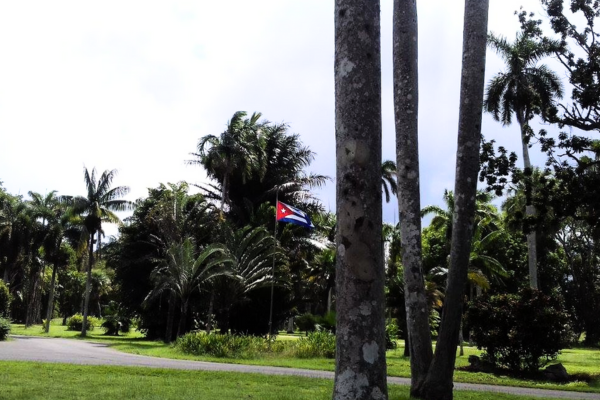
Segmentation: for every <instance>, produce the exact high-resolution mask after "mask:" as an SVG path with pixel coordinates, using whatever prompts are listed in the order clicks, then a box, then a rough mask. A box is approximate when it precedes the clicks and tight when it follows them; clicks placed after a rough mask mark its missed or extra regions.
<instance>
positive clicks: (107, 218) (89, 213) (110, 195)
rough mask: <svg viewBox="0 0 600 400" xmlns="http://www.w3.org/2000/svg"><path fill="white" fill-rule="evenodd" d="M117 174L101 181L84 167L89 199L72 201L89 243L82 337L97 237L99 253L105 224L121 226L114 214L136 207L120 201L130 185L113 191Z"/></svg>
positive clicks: (85, 330)
mask: <svg viewBox="0 0 600 400" xmlns="http://www.w3.org/2000/svg"><path fill="white" fill-rule="evenodd" d="M116 175H117V170H114V169H113V170H112V171H108V170H106V171H104V172H103V173H102V175H100V177H99V178H96V169H95V168H94V169H93V170H92V172H91V174H90V172H89V171H88V170H87V168H84V182H85V186H86V189H87V195H86V196H77V197H72V198H70V199H69V203H70V206H71V207H72V210H73V212H74V213H75V214H78V215H80V216H81V218H82V225H83V228H84V235H85V236H84V237H85V238H86V240H87V242H88V246H87V248H88V268H87V282H86V289H85V303H84V306H83V325H82V326H83V327H82V330H81V335H82V336H86V333H87V317H88V312H89V302H90V293H91V283H92V282H91V281H92V267H93V265H94V243H95V242H96V240H95V238H94V236H95V235H98V239H97V243H98V251H100V235H101V233H102V223H103V222H109V223H119V222H120V219H119V217H118V216H117V215H116V214H115V213H114V211H125V210H130V209H132V208H133V206H134V205H133V203H131V202H130V201H127V200H121V199H120V197H123V196H126V195H127V193H129V188H128V187H127V186H117V187H115V188H111V186H112V181H113V179H114V177H115V176H116Z"/></svg>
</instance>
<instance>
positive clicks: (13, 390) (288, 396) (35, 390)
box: [0, 361, 539, 400]
mask: <svg viewBox="0 0 600 400" xmlns="http://www.w3.org/2000/svg"><path fill="white" fill-rule="evenodd" d="M0 382H2V390H0V400H37V399H39V400H71V399H72V400H88V399H89V400H92V399H93V400H96V399H128V400H138V399H144V400H153V399H156V400H159V399H160V400H187V399H190V400H191V399H194V400H210V399H219V400H227V399H232V400H233V399H235V400H238V399H260V400H319V399H323V400H326V399H330V398H331V390H332V385H333V383H332V381H330V380H325V379H312V378H301V377H293V376H268V375H259V374H239V373H233V372H206V371H179V370H165V369H153V368H133V367H108V366H79V365H65V364H41V363H31V362H5V361H0ZM492 397H493V398H494V399H504V400H528V399H529V400H533V399H539V397H537V398H536V397H526V396H511V395H501V394H496V393H494V394H493V395H492V394H490V393H477V392H460V391H459V392H456V394H455V399H457V400H486V399H490V398H492ZM390 399H394V400H408V399H409V396H408V387H402V386H392V387H390Z"/></svg>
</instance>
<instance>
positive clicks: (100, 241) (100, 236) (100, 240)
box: [96, 230, 102, 260]
mask: <svg viewBox="0 0 600 400" xmlns="http://www.w3.org/2000/svg"><path fill="white" fill-rule="evenodd" d="M97 241H98V244H96V246H97V247H96V249H97V251H96V254H98V260H101V259H102V254H101V253H100V251H101V250H102V233H101V232H100V230H98V239H97Z"/></svg>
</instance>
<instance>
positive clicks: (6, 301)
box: [0, 280, 12, 318]
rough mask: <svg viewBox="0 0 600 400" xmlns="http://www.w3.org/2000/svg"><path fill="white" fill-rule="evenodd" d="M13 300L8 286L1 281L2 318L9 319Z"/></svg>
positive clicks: (0, 301)
mask: <svg viewBox="0 0 600 400" xmlns="http://www.w3.org/2000/svg"><path fill="white" fill-rule="evenodd" d="M11 301H12V298H11V296H10V292H9V290H8V286H6V284H5V283H4V281H2V280H0V318H8V316H9V314H10V302H11Z"/></svg>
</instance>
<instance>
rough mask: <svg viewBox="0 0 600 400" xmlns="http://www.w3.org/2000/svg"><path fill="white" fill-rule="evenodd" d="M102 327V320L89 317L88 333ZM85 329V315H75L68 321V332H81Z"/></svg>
mask: <svg viewBox="0 0 600 400" xmlns="http://www.w3.org/2000/svg"><path fill="white" fill-rule="evenodd" d="M98 325H100V320H99V319H98V318H95V317H89V316H88V319H87V329H88V331H93V330H94V328H96V327H97V326H98ZM81 328H83V315H81V314H75V315H73V316H72V317H71V318H69V320H68V321H67V330H69V331H80V330H81Z"/></svg>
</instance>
